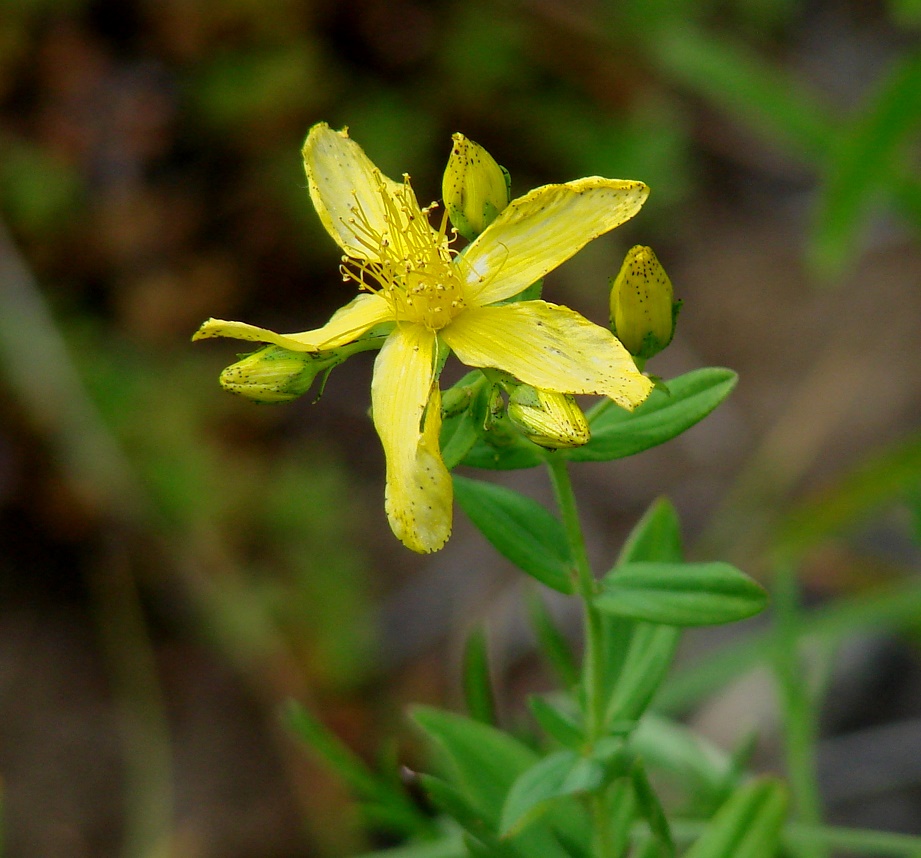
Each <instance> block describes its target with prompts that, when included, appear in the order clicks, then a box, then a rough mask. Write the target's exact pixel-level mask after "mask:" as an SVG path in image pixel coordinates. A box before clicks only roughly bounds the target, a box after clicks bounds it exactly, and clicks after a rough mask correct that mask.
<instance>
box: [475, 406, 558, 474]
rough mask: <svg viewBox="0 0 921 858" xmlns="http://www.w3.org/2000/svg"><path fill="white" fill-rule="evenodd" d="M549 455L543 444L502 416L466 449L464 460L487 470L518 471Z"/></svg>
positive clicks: (540, 461)
mask: <svg viewBox="0 0 921 858" xmlns="http://www.w3.org/2000/svg"><path fill="white" fill-rule="evenodd" d="M546 458H547V451H546V450H545V449H544V448H543V447H538V446H537V444H534V443H532V442H531V441H529V440H528V439H527V438H525V437H524V435H522V434H521V433H520V432H519V431H518V430H517V429H515V428H514V427H513V426H512V425H511V421H509V419H508V418H507V417H504V416H503V417H502V418H501V419H499V420H498V421H497V423H496V425H494V426H493V427H492V428H491V429H490V431H489V432H488V433H487V435H486V436H485V438H484V437H481V438H479V439H478V440H477V442H476V443H475V444H474V445H473V446H472V447H471V448H470V450H468V451H467V455H466V456H464V459H463V462H462V464H464V465H467V466H468V467H470V468H482V469H483V470H487V471H517V470H521V469H522V468H535V467H537V466H538V465H542V464H543V463H544V461H545V460H546Z"/></svg>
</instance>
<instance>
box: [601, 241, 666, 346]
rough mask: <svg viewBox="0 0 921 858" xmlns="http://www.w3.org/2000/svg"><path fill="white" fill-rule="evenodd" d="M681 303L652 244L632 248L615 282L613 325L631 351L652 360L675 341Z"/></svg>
mask: <svg viewBox="0 0 921 858" xmlns="http://www.w3.org/2000/svg"><path fill="white" fill-rule="evenodd" d="M680 304H681V302H680V301H679V302H677V303H676V302H675V296H674V290H673V289H672V281H671V280H669V277H668V275H667V274H666V273H665V269H664V268H663V267H662V265H661V263H660V262H659V260H658V259H656V255H655V254H654V253H653V252H652V249H651V248H649V247H642V246H641V245H637V246H636V247H633V248H631V249H630V251H629V252H628V253H627V256H626V258H625V259H624V264H623V266H622V267H621V269H620V273H619V274H618V275H617V277H616V278H614V280H613V281H612V283H611V328H612V329H613V331H614V334H615V336H616V337H617V338H618V339H619V340H620V341H621V342H622V343H623V344H624V347H625V348H626V349H627V351H628V352H630V354H632V355H633V356H634V357H637V358H640V359H641V360H648V359H649V358H651V357H652V356H653V355H655V354H658V353H659V352H660V351H662V349H664V348H665V347H666V346H667V345H668V344H669V343H670V342H671V341H672V337H673V336H674V333H675V319H676V318H677V316H678V308H679V307H680Z"/></svg>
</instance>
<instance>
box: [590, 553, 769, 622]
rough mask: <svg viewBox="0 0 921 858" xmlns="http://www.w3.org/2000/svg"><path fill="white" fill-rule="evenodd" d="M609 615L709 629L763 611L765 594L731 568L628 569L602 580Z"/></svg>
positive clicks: (600, 602)
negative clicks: (707, 627) (706, 627)
mask: <svg viewBox="0 0 921 858" xmlns="http://www.w3.org/2000/svg"><path fill="white" fill-rule="evenodd" d="M601 584H602V590H601V593H600V594H599V595H598V596H596V597H595V605H596V606H597V607H598V609H599V610H601V611H604V612H605V613H609V614H614V615H616V616H620V617H629V618H631V619H635V620H646V621H648V622H652V623H661V624H663V625H670V626H711V625H719V624H720V623H731V622H735V621H736V620H743V619H745V618H746V617H751V616H754V615H755V614H757V613H758V612H759V611H761V610H762V609H763V608H764V606H765V605H766V604H767V598H768V597H767V593H766V592H765V590H764V588H763V587H761V585H760V584H758V583H757V582H755V581H753V580H752V579H751V578H749V577H748V576H747V575H745V574H744V573H743V572H740V571H739V570H738V569H736V568H735V567H734V566H730V565H729V564H728V563H624V564H622V565H620V566H615V567H614V569H612V570H611V571H610V572H609V573H608V574H607V575H606V576H605V577H604V579H603V580H602V582H601Z"/></svg>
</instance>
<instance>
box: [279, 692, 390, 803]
mask: <svg viewBox="0 0 921 858" xmlns="http://www.w3.org/2000/svg"><path fill="white" fill-rule="evenodd" d="M283 718H284V722H285V724H286V726H287V727H288V728H289V729H290V730H292V731H293V732H294V733H296V734H297V735H298V737H300V738H301V739H302V740H303V741H304V742H306V743H307V744H308V745H310V747H311V748H313V750H314V751H316V752H317V753H318V754H319V755H320V756H321V757H323V759H324V760H326V762H327V763H328V764H329V765H330V767H331V768H332V769H333V771H335V772H336V774H338V775H339V777H341V778H342V780H344V781H345V782H346V783H347V784H348V785H349V786H350V787H351V788H352V789H353V790H354V791H355V792H356V793H357V794H358V795H359V796H361V797H363V798H374V797H377V796H378V795H379V793H380V791H381V789H382V787H383V786H384V784H383V781H382V779H380V778H379V777H378V776H377V775H376V774H375V773H374V772H372V771H371V769H369V768H368V767H367V766H366V765H365V764H364V763H363V762H362V761H361V760H360V759H359V757H358V756H356V755H355V754H354V753H353V752H352V750H351V749H350V748H348V747H347V746H346V745H345V743H344V742H342V740H341V739H339V737H338V736H336V734H335V733H333V732H332V731H331V730H328V729H327V728H326V727H325V726H324V725H323V724H322V723H321V722H320V721H319V720H318V719H316V718H315V717H314V716H313V715H312V714H311V713H310V712H308V711H307V710H306V709H305V708H304V707H303V706H301V705H300V703H297V702H296V701H294V700H291V701H289V702H288V703H287V705H286V706H285V709H284V713H283Z"/></svg>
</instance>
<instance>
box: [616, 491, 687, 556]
mask: <svg viewBox="0 0 921 858" xmlns="http://www.w3.org/2000/svg"><path fill="white" fill-rule="evenodd" d="M683 557H684V553H683V550H682V547H681V523H680V522H679V521H678V513H677V511H676V510H675V507H674V506H673V505H672V503H671V501H669V500H668V498H658V499H657V500H655V501H653V503H652V505H651V506H650V507H649V509H648V510H646V512H645V514H644V515H643V517H642V518H641V519H640V520H639V521H638V522H637V524H636V526H635V527H634V528H633V530H632V531H630V535H629V536H628V537H627V541H626V542H625V543H624V547H623V548H622V549H621V552H620V557H619V558H618V561H617V562H618V563H631V562H634V561H644V560H663V561H665V562H674V563H678V562H680V561H681V560H682V558H683Z"/></svg>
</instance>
